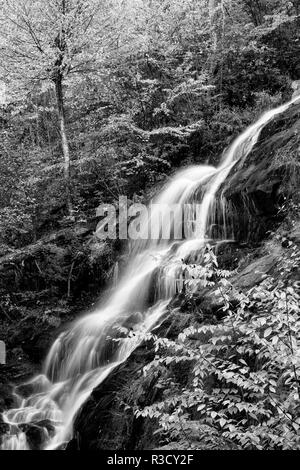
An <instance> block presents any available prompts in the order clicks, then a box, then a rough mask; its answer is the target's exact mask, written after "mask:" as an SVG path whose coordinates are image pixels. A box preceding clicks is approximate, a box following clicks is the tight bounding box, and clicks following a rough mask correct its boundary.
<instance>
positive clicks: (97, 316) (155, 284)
mask: <svg viewBox="0 0 300 470" xmlns="http://www.w3.org/2000/svg"><path fill="white" fill-rule="evenodd" d="M299 99H300V97H299V96H298V97H296V98H294V99H293V100H292V101H290V102H289V103H287V104H284V105H282V106H279V107H278V108H276V109H274V110H272V111H268V112H266V113H265V114H264V115H263V116H262V117H261V118H260V119H259V120H258V121H257V122H256V123H255V124H253V125H251V126H250V127H248V128H247V129H246V130H245V131H244V132H243V133H242V134H241V135H240V136H239V137H238V138H237V139H236V140H235V141H234V142H233V143H232V145H231V146H230V147H229V148H228V149H227V150H226V151H225V153H224V155H223V158H222V160H221V163H220V165H219V166H218V167H213V166H207V165H199V166H192V167H188V168H185V169H182V170H180V171H179V172H178V173H177V174H176V175H175V176H174V177H173V178H172V179H171V180H170V182H169V183H168V184H167V185H166V187H165V189H164V190H163V191H162V192H161V193H160V194H159V195H158V196H157V198H155V199H154V201H153V202H152V204H151V206H152V207H153V210H151V213H150V215H148V216H144V219H143V220H142V223H141V234H142V235H143V234H144V235H145V234H146V233H147V227H149V225H151V226H152V227H153V226H154V229H155V231H156V232H157V233H158V236H157V237H156V238H148V239H147V237H146V236H145V237H142V239H140V240H137V241H136V242H135V244H134V246H133V249H132V255H131V257H130V260H129V262H128V266H127V269H126V270H125V272H124V274H123V275H122V276H121V278H120V280H119V281H118V283H117V285H116V286H115V288H114V290H113V292H112V294H111V296H110V298H109V299H108V300H107V301H106V302H105V303H103V305H102V306H100V307H98V308H97V309H96V310H95V311H94V312H93V313H91V314H89V315H86V316H84V317H83V318H81V319H80V320H79V321H77V322H75V323H74V324H73V325H72V326H71V327H70V329H69V330H68V331H66V332H64V333H62V334H61V335H60V336H59V337H58V338H57V340H56V341H55V342H54V344H53V346H52V347H51V349H50V351H49V354H48V357H47V359H46V361H45V365H44V370H43V372H42V373H41V374H40V375H39V376H37V377H35V378H34V379H32V380H31V381H30V382H28V383H26V384H23V385H21V386H19V387H16V389H15V398H16V408H15V409H10V410H8V411H5V412H4V413H3V421H4V422H5V423H7V424H8V427H9V432H8V433H7V434H6V435H4V437H3V440H2V449H3V450H28V449H29V448H30V442H28V438H27V436H26V430H28V429H29V428H30V426H33V427H37V428H39V429H40V430H41V439H42V444H41V447H42V448H43V449H45V450H46V449H57V448H63V447H64V445H65V444H66V443H67V442H68V440H69V439H70V438H71V437H72V427H73V422H74V418H75V416H76V414H77V413H78V411H79V409H80V408H81V406H82V405H83V403H84V402H85V401H86V399H87V398H88V397H89V396H90V394H91V392H92V390H93V389H94V388H95V387H96V386H97V385H99V384H100V383H101V382H102V381H103V380H104V379H105V378H106V377H107V376H108V375H109V374H110V372H111V371H112V370H113V369H114V368H116V367H117V366H118V365H119V364H121V363H123V362H124V361H126V360H127V358H128V357H129V356H130V354H131V353H132V352H133V351H134V350H135V349H136V348H137V347H138V345H139V344H140V343H141V341H142V337H143V335H142V334H135V335H130V337H129V338H126V337H124V335H122V334H121V331H120V327H127V328H128V327H130V328H131V329H133V330H134V331H136V332H137V333H138V332H148V331H152V330H153V329H154V328H156V327H157V326H158V325H160V324H161V322H162V321H163V320H164V318H165V316H166V315H167V314H168V305H169V303H170V301H171V299H172V298H173V297H174V295H175V294H176V293H177V292H178V291H180V289H181V288H182V285H183V279H182V277H181V265H182V260H187V259H191V258H193V257H194V258H193V259H195V257H196V258H197V256H198V255H199V253H201V248H202V247H203V246H204V245H205V243H206V241H207V240H208V239H210V238H211V237H212V230H211V226H212V225H213V223H214V220H215V201H216V195H217V193H218V190H219V189H220V187H221V185H222V183H223V182H224V181H225V180H226V178H227V176H228V174H229V173H230V171H231V169H232V168H233V166H234V165H235V164H236V163H237V162H243V161H244V160H245V158H246V157H247V155H248V154H249V152H250V151H251V150H252V149H253V147H254V145H255V144H256V142H257V140H258V138H259V135H260V132H261V130H262V129H263V127H264V126H265V125H266V124H268V123H269V122H270V121H271V120H272V119H273V118H274V117H275V116H276V115H278V114H280V113H282V112H284V111H285V110H287V109H288V108H289V106H291V105H292V104H293V103H294V102H295V101H297V100H299ZM222 201H223V198H222V196H221V197H220V203H221V205H222ZM171 205H176V207H177V208H180V207H183V206H184V205H188V207H189V210H188V217H189V219H191V226H190V229H189V231H188V234H187V235H186V236H185V237H183V238H182V239H180V240H175V238H174V237H173V236H170V237H169V239H166V238H164V237H163V236H162V234H161V231H162V229H168V230H169V232H170V233H174V232H175V230H177V228H178V227H176V226H175V221H176V223H177V224H178V223H179V224H180V222H178V220H180V218H178V217H177V215H178V214H176V210H175V213H174V214H172V216H171V217H170V213H169V212H168V211H167V210H165V211H164V209H163V210H161V208H164V207H165V208H167V207H168V206H171ZM159 208H160V215H159V217H160V219H159V217H156V215H157V214H156V211H158V210H159ZM222 210H223V211H224V205H223V209H222ZM159 220H160V222H159ZM157 224H159V226H158V225H157ZM223 224H224V225H226V214H225V213H224V217H223ZM226 232H227V230H226V226H224V227H223V233H224V236H225V237H226Z"/></svg>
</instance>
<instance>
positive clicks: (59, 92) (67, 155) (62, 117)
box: [55, 76, 73, 215]
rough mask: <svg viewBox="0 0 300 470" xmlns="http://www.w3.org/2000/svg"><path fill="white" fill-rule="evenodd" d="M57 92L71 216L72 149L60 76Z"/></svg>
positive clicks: (56, 85)
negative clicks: (67, 129)
mask: <svg viewBox="0 0 300 470" xmlns="http://www.w3.org/2000/svg"><path fill="white" fill-rule="evenodd" d="M55 91H56V100H57V108H58V119H59V128H60V136H61V146H62V151H63V157H64V178H65V183H66V199H67V207H68V212H69V215H71V214H72V209H73V207H72V199H71V188H70V186H71V177H70V149H69V142H68V137H67V133H66V120H65V108H64V96H63V88H62V77H61V76H59V77H58V78H57V79H56V80H55Z"/></svg>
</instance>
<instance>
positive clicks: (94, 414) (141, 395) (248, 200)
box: [68, 104, 300, 450]
mask: <svg viewBox="0 0 300 470" xmlns="http://www.w3.org/2000/svg"><path fill="white" fill-rule="evenodd" d="M299 132H300V105H299V104H298V105H294V106H292V107H291V108H290V109H289V110H288V111H287V112H286V113H284V114H282V115H280V116H279V117H277V118H275V119H274V120H273V121H272V122H271V123H270V124H269V125H268V126H266V128H264V130H263V132H262V134H261V136H260V139H259V142H258V143H257V144H256V146H255V148H254V150H253V151H252V152H251V154H250V155H249V156H248V157H247V159H246V160H241V161H240V163H239V164H238V165H236V167H235V168H234V169H233V170H232V172H231V174H230V175H229V178H228V179H227V181H226V184H225V185H224V186H223V188H222V190H221V192H220V194H223V197H224V198H225V201H226V211H227V217H228V223H229V225H230V227H231V230H232V233H233V234H234V241H231V242H230V243H227V244H222V245H221V246H220V247H219V248H218V253H217V254H218V259H219V263H220V266H221V267H223V268H226V269H235V270H236V274H235V275H234V277H233V279H232V283H233V284H234V286H235V287H236V288H237V290H239V291H241V292H246V291H247V290H248V289H249V288H251V287H253V286H255V285H259V284H260V283H261V282H262V280H263V279H264V278H265V277H266V275H273V276H275V277H276V276H278V277H280V276H281V271H280V269H281V268H280V266H281V260H282V259H284V258H285V257H288V256H290V251H289V250H290V249H289V246H290V241H292V242H293V243H296V244H300V218H299V210H298V209H297V207H299V205H298V204H299V198H300V195H299V182H300V177H299V175H300V170H299V169H300V150H299V145H300V134H299ZM289 276H291V278H292V279H293V280H298V281H299V279H300V277H299V272H298V271H297V270H294V271H293V272H292V273H290V274H289ZM233 300H234V299H233ZM175 307H180V310H179V311H178V310H177V309H176V310H175ZM173 308H174V310H173V311H172V309H173ZM170 310H171V311H170V316H169V317H168V319H167V320H166V321H165V322H164V324H163V325H162V326H161V328H160V330H161V331H160V334H161V335H164V336H167V337H168V338H173V337H176V335H178V333H179V332H180V331H182V330H183V329H184V328H185V327H187V326H189V325H192V324H201V323H203V322H211V321H218V320H219V319H220V315H221V314H220V302H219V299H218V297H217V295H216V293H215V292H213V291H209V290H206V291H205V292H198V293H197V294H196V295H195V298H194V299H193V302H190V301H187V300H185V299H184V298H183V297H182V298H181V297H179V298H177V299H175V300H174V305H173V306H171V307H170ZM153 355H154V352H153V350H152V348H151V344H143V345H142V346H140V347H139V348H138V349H137V350H136V351H135V352H134V353H133V354H132V355H131V357H130V358H129V359H128V360H127V362H126V363H124V364H122V365H121V366H119V367H118V368H117V369H115V370H114V372H113V373H112V374H111V375H110V376H109V377H108V378H107V379H106V380H105V381H104V382H103V383H102V384H101V385H100V386H99V387H98V388H96V389H95V390H94V392H93V394H92V396H91V397H90V398H89V400H88V401H87V402H86V403H85V405H84V406H83V408H82V410H81V412H80V413H79V415H78V416H77V419H76V422H75V438H74V439H73V440H72V441H71V442H70V443H69V446H68V448H69V449H70V450H72V449H89V450H91V449H93V450H95V449H97V450H100V449H130V450H132V449H147V448H148V449H155V448H156V449H157V448H159V447H161V446H162V445H163V444H164V443H163V442H162V441H161V440H160V439H159V438H158V436H157V434H155V433H154V431H155V430H156V429H157V424H156V423H155V421H152V420H149V419H142V418H138V419H136V418H135V417H134V414H133V410H134V408H136V407H143V406H145V405H149V404H152V403H154V402H155V401H158V400H159V399H160V398H161V396H162V393H163V390H162V389H161V387H160V386H159V385H158V379H157V377H154V376H151V375H149V376H147V377H146V378H145V377H144V376H143V373H142V369H143V366H144V365H145V364H147V363H148V362H149V361H150V360H151V359H152V358H153ZM173 373H174V374H175V375H177V378H178V380H180V381H181V382H182V384H184V383H185V381H188V379H189V370H186V369H184V368H182V367H180V366H178V367H177V369H176V370H174V371H173ZM197 439H198V432H197V421H195V433H194V434H193V436H192V440H193V442H194V444H195V446H196V448H200V449H201V448H205V444H203V443H200V442H198V441H197ZM179 447H180V445H179V444H178V442H177V443H176V444H174V448H177V449H178V448H179ZM217 447H218V448H219V449H222V448H229V447H230V444H229V443H228V442H223V441H222V440H219V441H218V443H217ZM167 448H172V443H171V444H170V443H169V444H168V446H167Z"/></svg>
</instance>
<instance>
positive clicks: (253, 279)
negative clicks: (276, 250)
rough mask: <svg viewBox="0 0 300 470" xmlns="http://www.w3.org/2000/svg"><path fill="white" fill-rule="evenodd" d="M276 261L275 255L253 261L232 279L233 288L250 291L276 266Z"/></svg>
mask: <svg viewBox="0 0 300 470" xmlns="http://www.w3.org/2000/svg"><path fill="white" fill-rule="evenodd" d="M277 259H278V258H277V256H276V255H267V256H263V257H262V258H259V259H258V260H256V261H253V262H252V263H251V264H249V266H247V267H246V268H245V269H243V270H242V271H241V272H240V273H239V274H238V275H237V276H236V277H235V278H233V279H232V281H231V282H232V284H233V286H234V287H235V288H237V289H250V288H251V287H254V286H255V285H257V284H259V283H260V282H262V281H263V280H264V279H265V277H266V275H267V274H268V273H269V272H270V271H271V270H272V268H273V267H274V266H275V265H276V263H277Z"/></svg>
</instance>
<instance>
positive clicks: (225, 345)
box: [136, 242, 300, 449]
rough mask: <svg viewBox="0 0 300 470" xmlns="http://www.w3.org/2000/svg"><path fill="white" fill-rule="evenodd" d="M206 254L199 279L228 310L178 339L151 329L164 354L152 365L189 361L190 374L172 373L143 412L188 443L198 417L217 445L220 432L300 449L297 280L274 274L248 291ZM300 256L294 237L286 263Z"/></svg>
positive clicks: (244, 443) (239, 441)
mask: <svg viewBox="0 0 300 470" xmlns="http://www.w3.org/2000/svg"><path fill="white" fill-rule="evenodd" d="M205 258H206V269H205V271H204V270H203V268H201V278H199V277H198V278H197V279H195V280H194V281H192V282H193V283H195V282H196V283H197V285H198V286H201V287H205V286H207V285H209V286H210V287H211V288H214V289H216V290H217V291H218V292H219V295H220V297H221V299H222V307H221V308H222V311H223V315H224V318H223V320H222V321H220V322H218V323H216V324H203V325H201V326H191V327H189V328H187V329H186V330H185V331H183V332H182V333H181V334H180V335H179V336H178V339H177V340H175V341H171V340H169V339H166V338H159V337H157V336H155V335H153V336H152V340H153V341H154V344H155V349H156V352H157V355H156V358H155V360H154V361H153V362H152V363H151V364H149V365H148V366H146V368H145V373H148V372H149V370H155V371H158V372H157V375H158V376H159V375H160V373H161V370H162V369H168V370H171V371H172V369H173V371H174V369H176V367H178V365H180V364H182V367H184V368H186V370H188V371H189V378H188V381H187V384H186V385H185V386H182V385H180V384H179V383H178V382H176V380H175V381H174V374H172V373H170V374H169V379H168V389H167V390H166V392H165V396H164V399H163V400H162V401H160V402H158V403H154V404H153V405H151V406H148V407H146V408H144V409H142V410H137V411H136V416H143V417H150V418H155V419H157V420H158V422H159V426H160V431H161V432H162V433H163V434H164V435H165V436H167V437H168V438H169V439H171V440H179V439H181V441H182V440H185V441H187V443H188V444H189V445H191V442H189V441H190V438H189V436H190V435H191V434H193V433H194V434H195V432H194V428H195V424H196V428H197V429H198V436H197V440H198V441H200V443H201V442H205V443H206V445H207V446H208V447H214V442H215V438H216V435H217V436H221V437H222V438H223V439H224V441H225V442H226V441H227V442H232V443H234V444H235V445H237V446H238V447H241V448H244V449H297V448H299V446H300V441H299V426H300V420H299V403H300V402H299V392H300V389H299V374H300V358H299V346H300V345H299V341H300V337H299V328H300V324H299V321H300V320H299V294H298V293H297V290H298V284H297V282H292V281H290V283H289V285H286V284H285V283H284V282H283V281H281V280H279V281H278V280H275V279H273V278H272V277H269V276H268V277H266V278H265V280H264V281H263V282H262V283H261V284H260V285H259V286H257V287H254V288H252V289H251V290H250V291H248V292H247V293H246V294H244V293H239V292H235V290H234V287H233V285H232V284H231V283H230V282H229V279H228V272H227V271H223V270H220V269H218V263H217V259H216V256H215V255H214V253H213V252H212V250H211V249H210V248H209V249H208V250H207V252H206V255H205ZM299 260H300V252H299V249H298V248H297V246H296V245H294V244H292V242H291V243H290V258H289V259H286V260H282V266H281V269H282V271H283V272H285V274H289V273H290V272H292V271H293V270H294V269H295V267H297V265H298V263H299ZM193 273H194V268H193ZM188 286H189V288H191V282H190V281H188ZM192 287H194V286H192ZM232 299H234V305H235V307H233V300H232ZM165 376H166V374H164V375H163V377H165ZM175 376H176V374H175ZM172 377H173V379H172ZM165 385H166V384H165V383H164V379H162V386H165ZM208 429H209V432H207V430H208ZM193 445H194V446H197V444H195V443H193ZM198 445H199V444H198Z"/></svg>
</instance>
